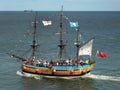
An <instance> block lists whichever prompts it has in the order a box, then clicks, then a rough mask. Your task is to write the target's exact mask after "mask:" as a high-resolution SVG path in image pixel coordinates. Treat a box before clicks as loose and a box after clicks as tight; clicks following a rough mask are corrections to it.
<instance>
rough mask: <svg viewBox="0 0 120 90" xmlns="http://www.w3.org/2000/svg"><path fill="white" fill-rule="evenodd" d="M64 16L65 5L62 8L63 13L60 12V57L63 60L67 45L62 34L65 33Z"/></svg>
mask: <svg viewBox="0 0 120 90" xmlns="http://www.w3.org/2000/svg"><path fill="white" fill-rule="evenodd" d="M62 17H63V6H62V9H61V14H60V42H59V43H60V44H59V45H58V46H59V48H60V52H59V58H60V60H62V55H63V49H64V47H65V44H64V43H63V38H62V34H63V25H62Z"/></svg>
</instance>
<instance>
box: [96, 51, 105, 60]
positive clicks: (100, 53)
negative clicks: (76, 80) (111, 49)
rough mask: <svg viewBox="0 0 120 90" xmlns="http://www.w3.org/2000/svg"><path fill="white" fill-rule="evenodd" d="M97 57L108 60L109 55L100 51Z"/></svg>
mask: <svg viewBox="0 0 120 90" xmlns="http://www.w3.org/2000/svg"><path fill="white" fill-rule="evenodd" d="M96 56H98V57H102V58H106V57H107V53H106V52H100V51H98V50H97V52H96Z"/></svg>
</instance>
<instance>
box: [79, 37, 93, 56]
mask: <svg viewBox="0 0 120 90" xmlns="http://www.w3.org/2000/svg"><path fill="white" fill-rule="evenodd" d="M93 41H94V39H91V40H89V41H88V42H86V43H85V44H84V45H83V46H81V47H80V49H79V56H81V55H89V56H91V55H92V45H93Z"/></svg>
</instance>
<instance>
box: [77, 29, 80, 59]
mask: <svg viewBox="0 0 120 90" xmlns="http://www.w3.org/2000/svg"><path fill="white" fill-rule="evenodd" d="M79 33H80V30H79V28H78V29H77V41H76V47H77V53H76V59H77V61H78V60H79V48H80V37H79V35H80V34H79Z"/></svg>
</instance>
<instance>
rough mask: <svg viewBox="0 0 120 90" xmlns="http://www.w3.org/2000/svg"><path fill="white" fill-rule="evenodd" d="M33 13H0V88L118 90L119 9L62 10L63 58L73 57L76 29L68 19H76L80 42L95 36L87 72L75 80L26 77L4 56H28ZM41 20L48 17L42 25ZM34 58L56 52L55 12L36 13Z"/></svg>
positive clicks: (51, 56)
mask: <svg viewBox="0 0 120 90" xmlns="http://www.w3.org/2000/svg"><path fill="white" fill-rule="evenodd" d="M34 15H35V14H34V12H32V13H25V12H15V11H14V12H12V11H9V12H4V11H1V12H0V90H61V89H64V90H120V55H119V54H120V12H70V11H69V12H64V16H65V17H67V18H65V17H64V18H63V22H64V23H63V31H64V32H65V33H64V36H63V39H64V43H65V44H66V49H65V51H64V57H68V58H71V59H74V57H75V54H76V53H75V51H76V47H75V46H74V43H75V41H76V39H75V38H76V28H70V26H69V22H70V21H78V22H79V26H80V33H81V35H82V38H81V39H82V41H83V42H85V41H87V40H89V39H90V38H92V37H95V42H94V44H93V56H92V57H93V58H94V59H95V62H96V63H95V66H94V68H93V70H92V71H91V73H90V74H89V75H87V76H85V77H82V78H77V79H46V78H42V77H40V76H35V77H30V76H29V77H27V76H25V75H23V74H22V73H21V72H20V71H21V70H20V69H21V62H20V61H19V60H17V59H15V58H12V57H10V56H9V55H7V54H6V53H7V52H11V53H14V54H16V55H19V56H23V57H24V58H28V56H29V55H30V53H29V52H31V46H30V45H31V44H32V35H33V34H32V32H33V24H32V23H31V22H32V21H33V20H34ZM42 20H51V21H52V25H51V26H46V27H45V26H44V25H43V24H42ZM37 21H38V22H39V23H38V24H37V26H38V27H37V39H38V40H37V42H38V44H39V49H38V51H37V52H38V54H37V55H36V56H37V57H38V58H42V59H47V60H55V59H58V53H59V48H58V44H59V34H57V33H59V30H60V28H59V23H60V22H59V21H60V19H59V12H50V11H49V12H47V11H44V12H38V14H37ZM97 50H99V51H104V52H107V58H105V59H103V58H100V57H96V56H95V53H96V51H97Z"/></svg>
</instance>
